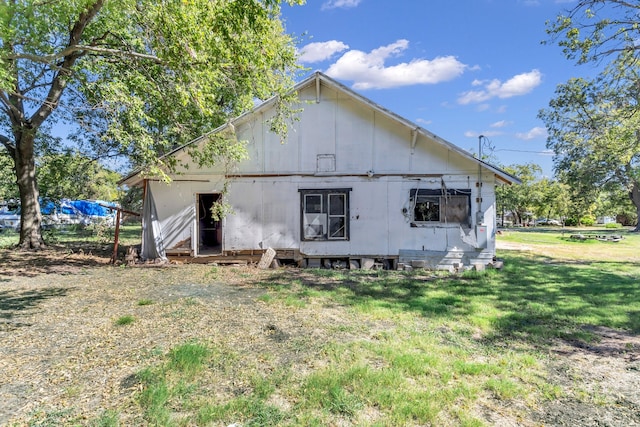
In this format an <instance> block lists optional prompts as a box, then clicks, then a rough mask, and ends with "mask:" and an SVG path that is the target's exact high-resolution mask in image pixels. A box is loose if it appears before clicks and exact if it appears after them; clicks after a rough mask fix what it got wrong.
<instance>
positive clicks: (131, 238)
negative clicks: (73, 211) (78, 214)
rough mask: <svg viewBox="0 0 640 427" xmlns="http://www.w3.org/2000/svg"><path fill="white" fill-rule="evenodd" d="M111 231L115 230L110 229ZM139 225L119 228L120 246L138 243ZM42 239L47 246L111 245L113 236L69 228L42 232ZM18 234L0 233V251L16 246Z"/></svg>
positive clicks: (98, 231)
mask: <svg viewBox="0 0 640 427" xmlns="http://www.w3.org/2000/svg"><path fill="white" fill-rule="evenodd" d="M111 230H115V228H112V229H111ZM140 230H141V229H140V224H127V225H121V226H120V234H119V243H120V245H122V246H127V245H137V244H139V243H140V233H141V231H140ZM43 238H44V240H45V242H46V243H47V244H61V245H71V246H73V245H80V244H87V243H90V244H104V243H113V236H110V237H109V236H105V233H104V231H103V230H102V229H95V228H91V227H87V228H83V227H79V226H69V227H67V228H61V229H52V230H43ZM19 240H20V234H19V232H17V231H14V230H2V232H0V249H1V248H10V247H12V246H15V245H17V244H18V242H19Z"/></svg>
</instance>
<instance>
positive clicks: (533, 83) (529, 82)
mask: <svg viewBox="0 0 640 427" xmlns="http://www.w3.org/2000/svg"><path fill="white" fill-rule="evenodd" d="M540 83H542V73H541V72H540V71H539V70H531V71H530V72H528V73H522V74H518V75H516V76H513V77H511V78H510V79H509V80H507V81H506V82H504V83H503V82H501V81H500V80H498V79H494V80H491V81H489V82H486V81H485V82H479V81H478V80H474V81H473V83H472V85H473V86H478V85H480V86H483V87H484V88H483V89H482V90H471V91H469V92H465V93H463V94H462V95H460V97H459V98H458V103H459V104H463V105H466V104H471V103H478V102H484V101H487V100H489V99H491V98H501V99H504V98H511V97H514V96H520V95H526V94H527V93H529V92H531V91H532V90H533V89H534V88H536V87H537V86H538V85H540Z"/></svg>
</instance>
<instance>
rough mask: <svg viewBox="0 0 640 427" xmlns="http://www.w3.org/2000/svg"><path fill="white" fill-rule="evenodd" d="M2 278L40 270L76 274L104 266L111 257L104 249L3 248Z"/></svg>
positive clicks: (36, 272)
mask: <svg viewBox="0 0 640 427" xmlns="http://www.w3.org/2000/svg"><path fill="white" fill-rule="evenodd" d="M0 259H2V262H0V282H1V281H9V280H10V278H11V277H36V276H38V275H41V274H63V275H64V274H74V273H77V272H78V271H80V270H81V269H83V268H87V267H97V266H104V265H106V264H107V263H108V262H109V258H108V257H106V256H105V255H104V254H102V253H93V252H92V251H90V250H89V251H85V250H70V249H69V248H67V247H53V246H51V247H47V248H46V249H44V250H41V251H36V252H29V251H20V250H12V249H0Z"/></svg>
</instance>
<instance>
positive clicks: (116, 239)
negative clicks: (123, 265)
mask: <svg viewBox="0 0 640 427" xmlns="http://www.w3.org/2000/svg"><path fill="white" fill-rule="evenodd" d="M120 212H121V209H116V233H115V236H114V238H113V255H111V264H115V263H116V261H117V260H118V243H119V239H120Z"/></svg>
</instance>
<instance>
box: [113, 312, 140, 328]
mask: <svg viewBox="0 0 640 427" xmlns="http://www.w3.org/2000/svg"><path fill="white" fill-rule="evenodd" d="M135 321H136V318H135V317H133V316H131V315H129V314H127V315H125V316H120V317H118V318H117V319H116V321H115V324H116V326H125V325H130V324H132V323H133V322H135Z"/></svg>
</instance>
